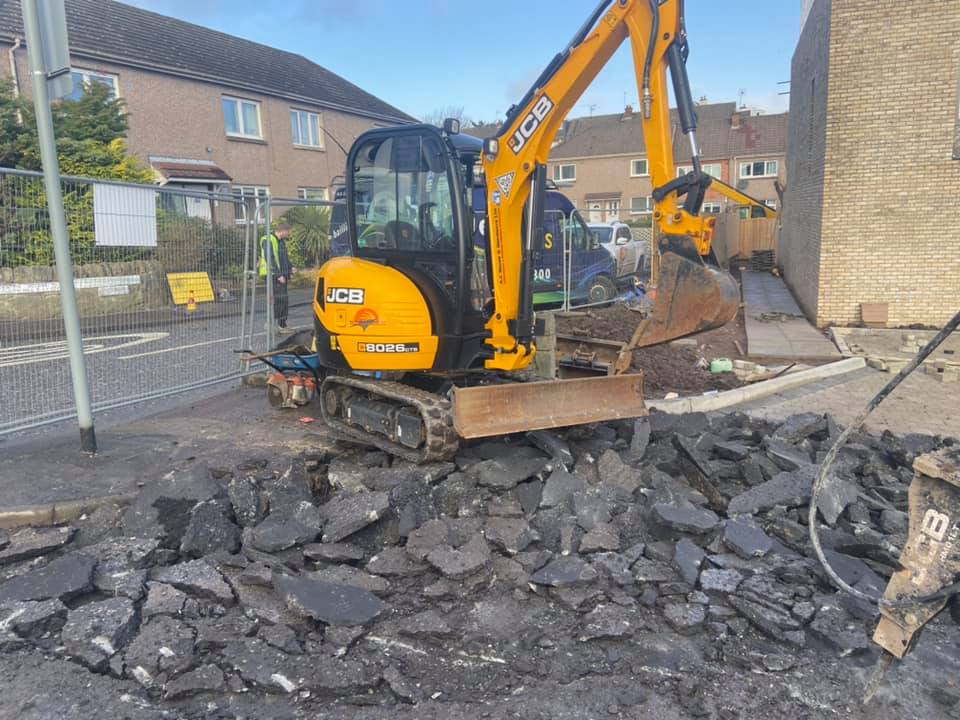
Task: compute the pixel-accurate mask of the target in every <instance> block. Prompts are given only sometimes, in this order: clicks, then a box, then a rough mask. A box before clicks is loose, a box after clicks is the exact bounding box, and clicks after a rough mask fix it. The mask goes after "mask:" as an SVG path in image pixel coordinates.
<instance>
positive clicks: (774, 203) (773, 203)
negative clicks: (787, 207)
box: [762, 200, 777, 210]
mask: <svg viewBox="0 0 960 720" xmlns="http://www.w3.org/2000/svg"><path fill="white" fill-rule="evenodd" d="M762 202H763V204H764V205H766V206H767V207H768V208H770V209H771V210H776V209H777V201H776V200H763V201H762Z"/></svg>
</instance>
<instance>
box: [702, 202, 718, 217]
mask: <svg viewBox="0 0 960 720" xmlns="http://www.w3.org/2000/svg"><path fill="white" fill-rule="evenodd" d="M703 214H704V215H719V214H720V203H718V202H705V203H704V204H703Z"/></svg>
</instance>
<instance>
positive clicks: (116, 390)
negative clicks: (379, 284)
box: [0, 169, 265, 433]
mask: <svg viewBox="0 0 960 720" xmlns="http://www.w3.org/2000/svg"><path fill="white" fill-rule="evenodd" d="M62 185H63V194H64V205H65V210H66V217H67V224H68V229H69V234H70V248H71V253H72V257H73V263H74V278H75V280H74V283H75V286H76V288H77V295H78V305H79V309H80V315H81V328H82V332H83V345H84V356H85V360H86V363H87V374H88V377H89V382H90V387H91V396H92V400H93V405H94V409H95V410H103V409H107V408H111V407H117V406H119V405H122V404H127V403H130V402H136V401H140V400H143V399H147V398H152V397H160V396H163V395H167V394H171V393H175V392H181V391H184V390H187V389H190V388H193V387H198V386H202V385H207V384H210V383H214V382H221V381H223V380H226V379H231V378H236V377H237V376H238V375H239V373H240V371H241V366H240V364H239V362H238V360H237V356H236V355H235V353H234V350H235V349H236V348H237V346H238V344H239V341H240V331H239V328H240V318H241V300H242V298H243V296H244V293H243V284H244V281H245V279H246V278H247V276H246V274H245V272H244V270H245V268H247V267H249V266H250V264H251V263H252V262H255V257H254V256H255V254H256V253H255V242H254V236H253V233H254V230H255V227H254V225H253V224H252V223H251V222H250V220H251V215H250V213H249V208H248V207H247V205H245V204H244V203H243V201H241V200H238V199H236V198H234V197H233V196H232V195H230V194H229V193H226V194H224V193H216V192H192V191H188V190H181V189H173V188H166V187H155V186H144V185H131V184H127V183H115V182H106V181H99V180H92V179H89V178H71V177H64V178H63V180H62ZM260 335H265V333H264V332H263V331H262V329H261V332H260ZM69 383H70V373H69V364H68V360H67V352H66V344H65V339H64V336H63V321H62V316H61V311H60V298H59V284H58V283H57V282H56V275H55V268H54V266H53V247H52V243H51V240H50V232H49V217H48V213H47V208H46V198H45V193H44V190H43V183H42V179H41V176H40V174H39V173H32V172H24V171H15V170H9V169H0V395H2V402H0V433H3V432H10V431H12V430H17V429H22V428H25V427H29V426H31V425H36V424H41V423H44V422H50V421H54V420H58V419H63V418H67V417H71V416H72V415H73V413H74V408H73V403H72V396H71V393H70V386H69Z"/></svg>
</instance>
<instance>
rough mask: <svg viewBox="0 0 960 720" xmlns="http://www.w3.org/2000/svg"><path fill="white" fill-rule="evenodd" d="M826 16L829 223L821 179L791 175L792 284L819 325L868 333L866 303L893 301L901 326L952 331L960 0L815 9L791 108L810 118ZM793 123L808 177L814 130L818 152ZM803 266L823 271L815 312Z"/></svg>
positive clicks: (958, 247)
mask: <svg viewBox="0 0 960 720" xmlns="http://www.w3.org/2000/svg"><path fill="white" fill-rule="evenodd" d="M828 11H829V18H830V31H829V38H830V40H829V42H830V49H829V65H828V67H829V71H828V72H829V87H828V98H827V105H826V114H825V120H824V127H825V153H824V160H823V175H822V187H823V203H822V215H821V216H820V218H819V219H818V218H817V217H816V210H815V208H814V207H812V205H813V203H814V198H815V193H816V188H815V185H816V184H817V183H816V180H817V178H816V176H817V171H816V169H815V168H810V169H809V172H808V173H807V174H804V172H803V171H798V168H797V167H796V166H795V165H793V164H791V170H790V175H791V183H792V185H793V188H791V190H790V194H789V197H788V199H787V215H788V218H787V219H786V220H785V236H784V240H785V242H784V243H783V245H785V246H789V250H788V255H787V256H785V258H784V261H785V262H784V264H785V270H786V274H787V276H788V279H789V282H790V284H791V287H793V288H794V289H795V290H796V291H797V294H798V295H799V296H800V298H801V303H802V304H803V305H804V307H805V308H806V309H807V311H808V312H811V307H813V308H814V310H813V314H814V316H815V319H816V322H817V324H818V325H827V324H846V323H856V322H859V321H860V319H861V318H860V303H863V302H886V303H889V308H890V310H889V321H890V324H891V325H895V326H896V325H907V324H912V323H923V324H927V325H942V324H943V323H944V322H946V320H947V319H949V318H950V317H951V316H952V314H953V313H955V312H956V310H957V308H958V307H960V231H958V230H957V227H956V218H957V216H958V213H957V200H958V198H960V161H958V160H956V159H954V144H955V134H956V126H957V109H958V80H960V43H957V41H956V38H957V37H960V3H957V2H943V1H942V0H913V2H911V3H909V7H908V8H905V6H904V5H903V3H901V2H899V1H898V0H833V1H832V3H829V2H826V0H817V2H816V3H815V4H814V7H813V10H812V11H811V16H810V18H808V20H807V25H806V27H805V28H804V32H803V37H802V38H801V43H800V46H799V47H798V52H797V55H795V56H794V68H793V83H792V88H791V111H793V109H794V107H796V108H797V109H798V111H799V112H801V113H802V112H803V111H802V109H801V107H802V105H803V101H804V97H803V85H804V84H805V78H806V79H807V80H806V83H809V79H808V78H811V77H816V76H817V75H818V74H819V73H820V72H821V70H822V68H821V67H820V65H817V64H815V63H812V64H809V66H808V67H806V69H805V64H804V58H805V57H807V52H808V50H809V47H810V46H811V45H815V43H816V41H814V40H812V39H811V38H810V37H809V33H811V31H813V30H814V29H815V28H816V27H817V26H818V24H819V23H822V21H823V18H824V16H825V13H827V12H828ZM805 40H806V41H807V42H806V44H805V43H804V41H805ZM821 40H822V38H821ZM815 56H816V53H811V54H810V55H809V57H815ZM819 59H820V60H821V61H822V55H821V56H819ZM814 105H815V106H816V103H814ZM792 117H796V118H797V119H796V120H791V134H790V139H791V146H790V149H789V151H788V152H789V157H790V158H791V162H799V163H800V165H799V167H800V168H802V167H803V162H804V157H805V156H808V155H816V153H817V151H818V149H819V147H818V143H817V141H816V136H817V133H816V132H814V133H813V136H814V138H815V139H814V141H813V143H811V142H810V141H809V140H808V139H805V138H804V135H803V132H802V131H803V127H804V120H803V118H801V117H797V116H796V115H793V116H792ZM815 119H816V118H815ZM808 137H809V136H808ZM795 159H796V160H795ZM805 181H806V182H805ZM803 226H806V227H808V228H814V230H805V229H804V227H803ZM817 227H819V228H820V232H819V235H820V243H819V252H817V250H818V249H817V247H816V240H815V238H813V237H811V235H815V234H817V233H816V231H815V228H817ZM788 228H789V230H788ZM801 250H803V251H804V252H803V253H801ZM807 264H818V265H819V278H818V291H817V297H816V303H815V305H813V306H811V302H810V299H811V273H810V271H809V269H808V268H805V267H804V266H805V265H807Z"/></svg>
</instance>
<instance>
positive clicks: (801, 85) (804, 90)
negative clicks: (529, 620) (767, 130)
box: [779, 0, 830, 319]
mask: <svg viewBox="0 0 960 720" xmlns="http://www.w3.org/2000/svg"><path fill="white" fill-rule="evenodd" d="M829 57H830V0H817V2H816V3H814V4H813V7H812V8H811V10H810V14H809V15H808V16H807V19H806V22H805V24H804V26H803V32H802V33H801V34H800V40H799V42H798V43H797V48H796V50H795V51H794V53H793V62H792V65H791V71H790V125H789V134H788V136H787V167H788V168H789V169H790V181H789V182H788V183H787V191H786V196H785V198H784V206H783V214H782V218H783V227H782V229H781V231H780V243H779V261H780V263H781V264H782V265H783V269H784V279H785V280H786V282H787V285H788V286H789V287H790V289H791V290H792V291H793V294H794V297H796V299H797V302H798V303H799V305H800V307H801V308H802V309H803V311H804V312H805V313H806V314H807V316H808V317H810V318H811V319H815V318H816V317H817V309H818V288H819V284H820V226H821V205H822V201H823V160H824V155H825V152H826V150H825V144H826V118H827V90H828V86H829V83H828V75H827V68H828V63H829Z"/></svg>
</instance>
